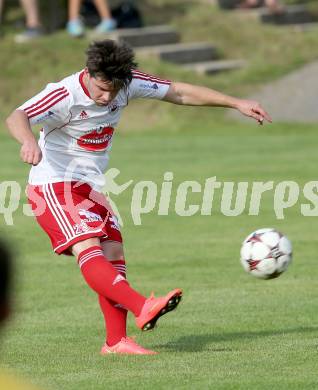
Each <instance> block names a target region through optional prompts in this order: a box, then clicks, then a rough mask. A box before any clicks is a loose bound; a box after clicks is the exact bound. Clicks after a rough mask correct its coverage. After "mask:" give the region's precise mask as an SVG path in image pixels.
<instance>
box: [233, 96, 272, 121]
mask: <svg viewBox="0 0 318 390" xmlns="http://www.w3.org/2000/svg"><path fill="white" fill-rule="evenodd" d="M237 109H238V110H239V111H240V113H242V114H243V115H246V116H249V117H251V118H254V119H255V120H257V122H258V123H259V124H260V125H262V124H263V122H264V119H265V120H267V122H269V123H272V118H271V117H270V116H269V114H268V113H267V112H266V111H265V110H264V109H263V107H262V106H261V105H260V104H259V103H258V102H255V101H253V100H243V99H242V100H240V101H239V103H238V104H237Z"/></svg>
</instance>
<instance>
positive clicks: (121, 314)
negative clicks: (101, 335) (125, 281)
mask: <svg viewBox="0 0 318 390" xmlns="http://www.w3.org/2000/svg"><path fill="white" fill-rule="evenodd" d="M110 263H111V264H112V265H113V267H114V268H116V270H117V271H118V272H119V273H120V274H121V275H123V276H124V277H125V278H126V264H125V260H114V261H110ZM98 300H99V304H100V308H101V309H102V312H103V315H104V319H105V327H106V342H107V344H108V345H109V346H110V347H112V346H113V345H115V344H117V343H118V342H119V341H120V340H121V339H122V338H123V337H126V336H127V333H126V324H127V310H126V309H124V308H123V307H121V306H120V305H119V304H116V303H115V302H113V301H111V300H109V299H107V298H105V297H102V296H101V295H99V296H98Z"/></svg>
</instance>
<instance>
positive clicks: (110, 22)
mask: <svg viewBox="0 0 318 390" xmlns="http://www.w3.org/2000/svg"><path fill="white" fill-rule="evenodd" d="M94 4H95V7H96V9H97V11H98V14H99V16H100V18H101V22H100V23H99V24H98V26H96V28H95V32H96V33H99V34H104V33H107V32H109V31H112V30H114V29H115V28H116V21H115V20H114V19H113V18H112V15H111V11H110V8H109V6H108V3H107V0H94Z"/></svg>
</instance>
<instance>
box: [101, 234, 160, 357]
mask: <svg viewBox="0 0 318 390" xmlns="http://www.w3.org/2000/svg"><path fill="white" fill-rule="evenodd" d="M114 228H115V229H116V227H115V226H114ZM108 232H109V236H110V237H112V238H114V239H117V240H118V239H121V236H120V232H119V231H118V230H117V231H116V230H113V231H111V228H110V227H109V226H108ZM102 248H103V252H104V255H105V257H106V258H107V259H108V261H110V262H111V263H112V265H113V266H114V268H116V269H117V271H118V272H119V273H120V274H121V275H122V276H124V277H125V278H126V264H125V257H124V249H123V244H122V243H121V242H118V241H111V240H108V239H107V240H105V241H103V242H102ZM98 298H99V304H100V307H101V310H102V312H103V315H104V319H105V327H106V341H105V344H104V345H103V347H102V349H101V354H102V355H106V354H109V353H125V354H127V353H128V354H134V355H135V354H140V355H154V354H156V352H154V351H151V350H149V349H145V348H143V347H142V346H140V345H138V344H137V343H136V342H135V341H134V340H133V339H131V338H129V337H127V330H126V328H127V310H126V308H124V307H122V306H121V305H119V304H117V303H116V302H113V301H111V300H109V299H107V298H105V297H103V296H101V295H99V297H98Z"/></svg>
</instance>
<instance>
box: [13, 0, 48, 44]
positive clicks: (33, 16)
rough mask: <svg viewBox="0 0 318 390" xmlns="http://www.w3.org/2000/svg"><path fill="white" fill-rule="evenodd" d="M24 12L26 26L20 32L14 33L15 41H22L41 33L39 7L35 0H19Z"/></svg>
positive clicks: (36, 36) (37, 36)
mask: <svg viewBox="0 0 318 390" xmlns="http://www.w3.org/2000/svg"><path fill="white" fill-rule="evenodd" d="M20 3H21V6H22V8H23V11H24V13H25V18H26V28H25V31H24V32H23V33H21V34H18V35H16V37H15V41H16V42H17V43H24V42H27V41H30V40H32V39H36V38H39V37H40V36H41V35H42V31H41V22H40V15H39V8H38V2H37V0H20Z"/></svg>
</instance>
